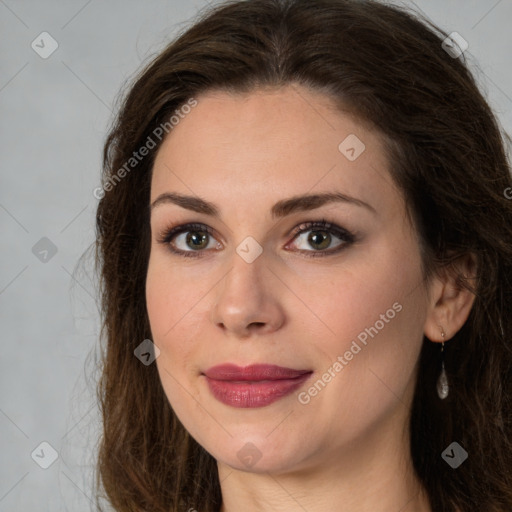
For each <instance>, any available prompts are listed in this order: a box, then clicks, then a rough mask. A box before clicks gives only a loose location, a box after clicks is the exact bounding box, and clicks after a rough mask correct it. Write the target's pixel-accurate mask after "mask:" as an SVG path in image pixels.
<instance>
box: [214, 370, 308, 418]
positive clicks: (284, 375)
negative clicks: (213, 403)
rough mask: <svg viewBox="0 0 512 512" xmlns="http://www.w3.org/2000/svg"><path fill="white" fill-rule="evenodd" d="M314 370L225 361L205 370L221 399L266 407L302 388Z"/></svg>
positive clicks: (239, 403)
mask: <svg viewBox="0 0 512 512" xmlns="http://www.w3.org/2000/svg"><path fill="white" fill-rule="evenodd" d="M312 373H313V372H312V370H294V369H292V368H284V367H282V366H275V365H269V364H254V365H250V366H245V367H241V366H237V365H234V364H222V365H218V366H213V367H212V368H209V369H208V370H206V371H205V372H204V375H205V377H206V381H207V383H208V387H209V388H210V391H211V393H212V394H213V396H214V397H215V398H216V399H217V400H219V401H220V402H222V403H224V404H226V405H230V406H232V407H245V408H247V407H264V406H265V405H269V404H271V403H273V402H275V401H276V400H279V399H280V398H283V397H285V396H287V395H289V394H290V393H292V392H293V391H295V390H296V389H297V388H299V387H300V386H301V385H302V384H303V383H304V382H305V381H306V380H307V379H308V378H309V377H310V375H311V374H312Z"/></svg>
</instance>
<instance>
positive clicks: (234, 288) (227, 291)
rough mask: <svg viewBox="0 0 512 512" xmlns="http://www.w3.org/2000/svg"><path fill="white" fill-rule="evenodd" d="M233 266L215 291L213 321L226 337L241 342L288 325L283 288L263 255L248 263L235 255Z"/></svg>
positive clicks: (234, 253) (232, 261) (232, 260)
mask: <svg viewBox="0 0 512 512" xmlns="http://www.w3.org/2000/svg"><path fill="white" fill-rule="evenodd" d="M231 263H232V266H231V269H230V270H229V271H228V272H227V274H226V275H225V277H224V279H223V280H222V282H221V283H220V284H219V286H217V287H215V290H216V293H217V295H216V297H215V301H214V305H213V306H212V311H211V321H212V322H213V323H214V324H215V325H216V326H217V327H218V328H219V329H222V330H223V331H225V334H226V335H229V334H231V335H233V336H235V337H238V338H248V337H250V336H251V335H252V334H255V333H258V334H268V333H271V332H273V331H275V330H277V329H279V328H280V327H281V326H282V325H283V324H284V321H285V314H284V309H283V306H282V303H281V301H280V297H281V294H282V293H283V292H284V290H283V288H284V287H283V284H282V283H281V281H280V280H279V279H277V278H276V276H275V275H274V274H273V272H272V270H271V269H270V268H269V267H268V266H267V264H266V261H265V257H264V254H261V255H260V256H259V257H258V258H257V259H256V260H254V261H252V262H251V263H247V262H246V261H245V260H244V259H243V258H241V257H240V256H239V255H238V254H237V253H236V252H235V251H233V257H232V259H231Z"/></svg>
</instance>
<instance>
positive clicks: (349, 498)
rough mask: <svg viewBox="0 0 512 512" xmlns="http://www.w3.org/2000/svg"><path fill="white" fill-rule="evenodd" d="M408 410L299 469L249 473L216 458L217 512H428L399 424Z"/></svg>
mask: <svg viewBox="0 0 512 512" xmlns="http://www.w3.org/2000/svg"><path fill="white" fill-rule="evenodd" d="M406 410H407V408H406V407H403V405H402V406H400V407H399V408H398V414H397V415H396V416H398V417H395V418H390V419H389V420H387V421H386V422H384V424H383V423H380V424H379V426H378V428H374V431H373V432H366V433H365V434H364V436H363V435H362V436H361V438H360V439H358V440H355V441H354V442H351V443H350V446H348V447H347V446H343V447H338V448H337V449H334V450H333V449H327V450H325V451H324V453H322V454H319V457H318V459H317V460H316V461H307V463H305V464H303V466H302V469H300V470H294V471H286V472H279V473H272V472H265V473H250V472H246V471H241V470H238V469H234V468H232V467H229V466H227V465H225V464H223V463H222V462H218V470H219V480H220V482H221V490H222V499H223V505H222V507H221V511H220V512H237V511H239V510H244V511H247V512H269V511H273V512H274V511H275V512H281V511H282V512H285V511H286V512H290V511H295V510H296V511H297V512H299V511H300V512H304V510H307V511H308V512H320V511H321V512H367V511H369V510H371V511H372V512H389V511H390V510H396V511H400V512H432V511H431V508H430V506H429V502H428V498H427V496H426V493H425V491H424V489H423V488H422V486H421V485H420V482H419V481H418V479H417V477H416V475H415V472H414V469H413V466H412V460H411V457H410V446H409V435H408V431H407V432H404V431H403V430H402V429H401V428H397V425H404V424H407V418H406V417H405V411H406ZM331 448H332V447H331ZM326 454H328V455H326Z"/></svg>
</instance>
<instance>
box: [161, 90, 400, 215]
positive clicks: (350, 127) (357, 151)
mask: <svg viewBox="0 0 512 512" xmlns="http://www.w3.org/2000/svg"><path fill="white" fill-rule="evenodd" d="M196 100H197V105H196V106H195V107H194V108H193V109H191V111H190V112H189V113H188V114H186V115H184V116H183V119H181V120H180V122H179V123H178V124H177V125H175V126H174V128H173V129H172V131H171V132H170V133H169V135H168V136H167V137H166V139H165V140H164V142H163V143H162V145H161V147H160V149H159V151H158V154H157V157H156V159H155V164H154V169H153V177H152V183H151V201H153V200H154V199H155V198H156V197H157V196H158V195H159V194H161V193H162V192H167V191H170V190H173V191H178V192H183V193H187V194H195V195H199V196H201V197H204V198H216V199H217V200H218V202H220V203H221V204H222V202H223V201H229V200H230V199H233V197H236V198H237V200H239V201H240V200H247V201H254V200H255V199H256V198H259V201H260V202H261V201H262V199H263V198H265V200H266V199H268V200H271V199H273V200H278V199H281V198H282V197H283V196H284V195H286V196H292V195H300V194H305V193H312V192H325V191H333V190H336V191H340V192H343V193H346V194H349V195H352V196H355V197H358V198H360V199H362V200H364V201H367V202H370V203H372V204H373V205H374V207H375V208H376V209H379V208H380V209H383V208H387V207H388V206H389V205H387V204H386V203H387V202H389V201H394V202H395V203H396V199H397V197H396V196H397V195H398V191H397V190H396V189H395V188H394V185H393V183H392V180H391V177H390V175H389V172H388V167H389V164H388V161H387V156H386V153H385V150H384V145H383V141H382V138H381V136H380V135H379V134H378V133H377V132H376V131H372V130H371V129H370V128H369V127H368V126H365V125H363V124H362V123H361V122H359V121H358V120H357V119H356V118H355V117H353V116H351V115H349V114H348V113H344V112H341V111H339V110H338V109H337V108H336V106H335V105H334V103H333V102H332V100H331V99H330V98H328V97H326V96H325V95H322V94H320V93H318V92H313V91H311V90H309V89H305V88H303V87H300V86H297V85H293V86H291V85H289V86H286V87H282V88H279V89H260V90H256V91H253V92H250V93H245V94H232V93H228V92H224V91H211V92H208V93H206V94H204V95H201V96H198V97H197V98H196ZM347 151H348V152H347ZM354 156H356V158H355V159H354ZM262 194H263V195H262ZM386 195H387V196H388V197H386ZM393 195H394V196H395V197H393ZM273 202H275V201H273Z"/></svg>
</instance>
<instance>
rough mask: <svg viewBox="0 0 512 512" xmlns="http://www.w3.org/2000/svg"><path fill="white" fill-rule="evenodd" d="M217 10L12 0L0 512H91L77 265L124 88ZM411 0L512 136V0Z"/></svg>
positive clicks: (84, 335)
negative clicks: (459, 47)
mask: <svg viewBox="0 0 512 512" xmlns="http://www.w3.org/2000/svg"><path fill="white" fill-rule="evenodd" d="M213 3H215V2H213V1H212V0H209V1H207V0H193V1H190V0H169V1H164V0H154V1H152V2H143V1H142V0H139V1H134V0H131V1H126V0H122V1H121V0H111V1H99V0H89V1H87V0H73V1H67V2H62V1H60V0H53V1H50V0H45V1H36V0H31V1H28V0H0V40H1V59H0V120H1V121H0V160H1V188H0V223H1V229H2V232H1V239H0V243H1V246H2V248H1V252H0V258H1V272H0V312H1V313H0V314H1V321H2V332H3V334H2V345H1V369H0V383H1V393H0V433H1V435H0V453H1V455H0V461H1V463H0V512H7V511H15V510H16V511H19V510H24V511H31V512H43V511H50V510H51V511H53V512H61V511H65V510H66V511H71V512H75V511H76V512H78V511H81V512H82V511H85V510H92V509H93V496H92V494H91V490H92V465H93V464H94V461H95V449H96V435H97V432H98V427H99V424H98V414H97V407H96V401H95V395H94V385H95V381H94V379H95V378H96V377H97V375H95V374H92V373H91V372H90V368H91V367H92V365H93V364H94V361H93V360H89V362H88V363H87V356H88V354H90V353H91V350H92V349H93V347H94V346H95V345H97V343H98V331H99V315H98V307H97V304H96V301H95V292H94V287H93V283H92V282H91V273H90V272H89V273H88V272H83V271H81V270H80V269H79V268H76V266H77V262H78V258H79V257H80V256H81V255H82V254H83V252H84V251H85V250H86V249H87V248H88V247H89V246H90V245H91V244H92V243H93V241H94V215H95V209H96V205H97V199H96V197H95V195H94V193H93V191H94V189H95V188H96V187H98V186H99V184H100V165H101V151H102V145H103V142H104V139H105V135H106V132H107V129H108V127H109V124H110V122H111V120H112V117H113V110H114V106H115V104H114V100H115V98H116V96H117V93H118V92H119V90H120V88H121V86H122V85H123V84H124V83H125V82H126V80H127V79H129V78H130V77H132V76H133V74H134V73H135V71H136V70H138V69H139V68H140V66H141V64H142V63H145V62H147V61H148V60H149V59H150V58H151V57H152V56H153V55H155V54H156V53H157V52H158V51H159V50H161V49H162V48H163V47H164V46H165V45H166V44H167V43H168V42H169V41H170V40H171V38H172V37H173V36H174V35H175V34H176V33H177V31H179V30H181V29H183V27H184V26H187V25H189V23H190V22H191V20H192V19H193V18H194V17H195V16H196V15H197V13H198V12H199V11H202V10H203V9H205V8H207V7H208V5H209V4H210V5H211V4H213ZM405 4H407V5H411V6H413V7H415V8H416V9H417V10H419V11H421V12H423V14H425V15H426V16H427V17H428V18H430V19H431V20H433V21H434V22H435V23H436V24H438V25H439V26H440V27H441V28H443V29H445V30H446V31H447V32H448V33H451V32H458V33H459V34H460V35H461V36H462V37H463V38H464V39H465V40H466V41H467V42H468V45H469V46H468V48H467V50H466V51H465V56H466V59H467V60H468V61H469V63H470V67H471V69H472V70H475V67H474V65H473V63H475V62H476V63H478V66H479V67H478V69H477V70H476V76H477V78H478V81H479V83H480V85H481V88H483V91H484V92H485V94H486V96H487V98H488V99H489V101H490V104H491V107H492V108H493V109H494V111H495V112H497V114H498V117H499V119H500V121H501V123H502V125H503V127H504V128H505V130H507V132H508V133H512V57H511V54H510V49H511V48H512V31H511V30H510V26H509V25H510V23H509V22H510V20H512V2H511V1H510V0H471V1H468V0H450V1H449V2H446V1H445V0H416V1H415V2H408V1H407V2H405ZM89 267H90V265H88V266H87V268H89Z"/></svg>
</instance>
